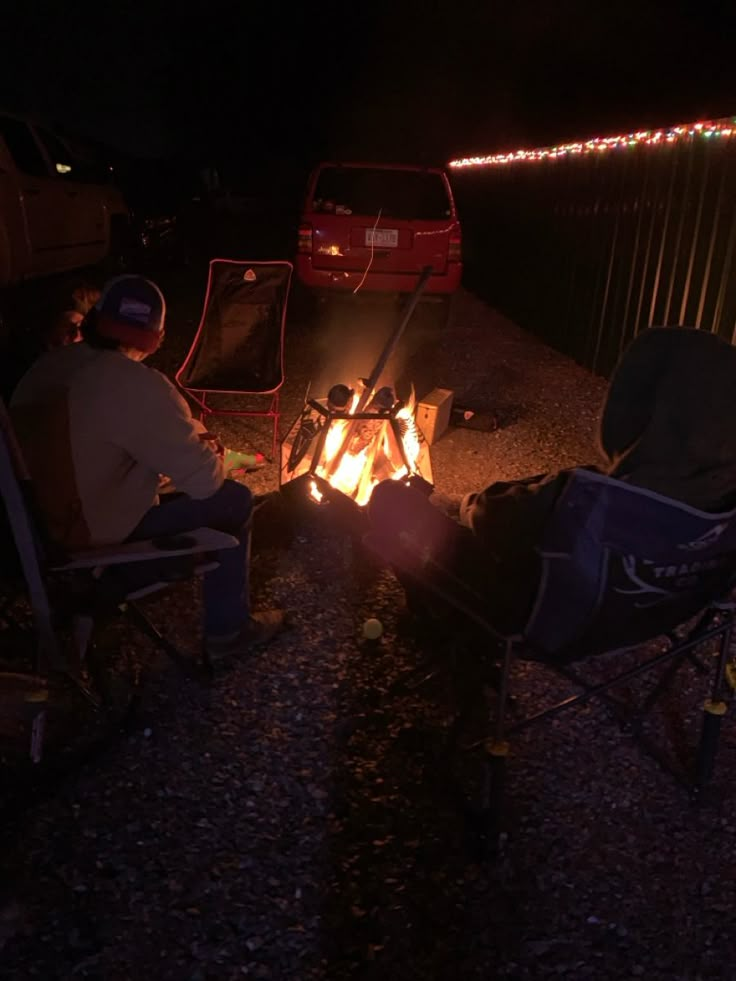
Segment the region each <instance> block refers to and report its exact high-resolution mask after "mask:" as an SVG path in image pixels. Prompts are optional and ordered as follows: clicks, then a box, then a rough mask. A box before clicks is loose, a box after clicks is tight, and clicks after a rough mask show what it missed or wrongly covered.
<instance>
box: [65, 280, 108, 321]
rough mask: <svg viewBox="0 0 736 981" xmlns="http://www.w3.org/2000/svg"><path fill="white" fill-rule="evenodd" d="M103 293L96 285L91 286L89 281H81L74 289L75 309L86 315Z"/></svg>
mask: <svg viewBox="0 0 736 981" xmlns="http://www.w3.org/2000/svg"><path fill="white" fill-rule="evenodd" d="M101 295H102V294H101V292H100V290H98V289H97V287H96V286H91V285H90V284H89V283H80V284H79V286H77V287H76V288H75V289H74V290H72V301H73V303H74V309H75V310H76V311H77V312H78V313H80V314H81V315H82V316H83V317H86V316H87V314H88V313H89V312H90V310H91V309H92V307H93V306H94V305H95V303H97V301H98V300H99V299H100V296H101Z"/></svg>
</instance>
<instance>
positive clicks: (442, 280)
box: [295, 255, 463, 294]
mask: <svg viewBox="0 0 736 981" xmlns="http://www.w3.org/2000/svg"><path fill="white" fill-rule="evenodd" d="M295 267H296V274H297V276H298V278H299V281H300V282H301V283H302V284H303V285H304V286H307V287H308V288H309V289H313V290H326V291H331V292H342V293H347V292H352V291H353V290H355V289H356V287H357V286H358V285H359V284H360V282H361V280H362V279H363V273H362V272H344V271H343V270H329V269H314V267H313V266H312V257H311V256H308V255H297V257H296V263H295ZM462 274H463V266H462V263H461V262H451V263H448V265H447V270H446V272H444V273H440V274H438V275H436V276H435V275H433V276H430V277H429V282H428V283H427V286H426V289H425V293H443V294H448V293H454V292H455V291H456V290H458V289H459V288H460V281H461V279H462ZM418 280H419V273H380V272H376V273H374V272H369V273H368V275H367V276H366V277H365V281H364V282H363V285H362V286H361V291H362V290H365V291H366V292H371V293H373V292H376V293H411V291H412V290H413V289H414V287H415V286H416V284H417V282H418Z"/></svg>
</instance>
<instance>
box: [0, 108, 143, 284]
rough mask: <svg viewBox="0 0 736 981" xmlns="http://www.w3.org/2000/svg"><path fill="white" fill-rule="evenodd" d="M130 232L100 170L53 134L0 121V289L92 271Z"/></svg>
mask: <svg viewBox="0 0 736 981" xmlns="http://www.w3.org/2000/svg"><path fill="white" fill-rule="evenodd" d="M128 224H129V215H128V210H127V208H126V206H125V202H124V201H123V198H122V195H121V194H120V192H119V191H118V190H117V188H115V187H114V186H113V185H112V184H111V183H106V182H105V180H104V175H103V174H102V173H101V172H100V168H99V167H92V166H90V165H89V164H86V163H85V162H83V161H81V160H80V159H79V158H78V157H77V156H75V154H74V153H73V152H72V151H71V150H70V149H69V147H68V145H67V144H66V142H65V141H64V140H62V139H61V138H59V137H58V136H56V135H55V134H54V133H52V132H51V130H49V129H48V128H46V127H44V126H42V125H38V124H37V123H35V122H33V121H31V120H29V119H25V118H22V117H20V116H12V115H9V114H8V115H6V114H4V113H0V287H3V286H9V285H11V284H13V283H18V282H20V281H21V280H24V279H29V278H31V277H35V276H46V275H49V274H51V273H57V272H66V271H67V270H70V269H78V268H81V267H83V266H89V265H94V264H95V263H97V262H100V261H101V260H102V259H104V258H106V257H107V256H108V255H109V254H110V252H111V250H112V249H114V248H116V247H117V244H118V241H119V240H122V239H124V238H125V236H126V231H127V228H128Z"/></svg>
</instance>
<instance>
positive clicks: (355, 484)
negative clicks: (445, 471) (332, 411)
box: [310, 392, 421, 507]
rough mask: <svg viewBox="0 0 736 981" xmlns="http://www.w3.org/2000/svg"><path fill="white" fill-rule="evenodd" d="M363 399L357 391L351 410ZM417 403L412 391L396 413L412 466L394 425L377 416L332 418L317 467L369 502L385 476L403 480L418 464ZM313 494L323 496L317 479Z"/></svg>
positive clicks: (360, 501) (350, 494)
mask: <svg viewBox="0 0 736 981" xmlns="http://www.w3.org/2000/svg"><path fill="white" fill-rule="evenodd" d="M359 399H360V395H359V394H355V395H353V399H352V402H351V404H350V408H349V409H348V413H349V414H351V415H352V414H353V413H354V412H355V409H356V406H357V404H358V401H359ZM415 407H416V399H415V397H414V393H413V392H412V395H411V398H410V399H409V401H408V402H407V404H406V405H405V406H403V407H402V408H401V409H400V410H399V411H398V413H397V414H396V419H397V421H398V423H399V429H400V432H401V444H402V447H403V451H404V455H405V457H406V460H407V461H408V463H409V467H408V468H407V466H406V464H405V463H404V460H403V459H402V455H401V449H400V448H399V446H398V445H397V438H396V435H395V432H394V429H393V428H392V427H391V425H390V424H389V421H388V420H387V419H386V418H385V417H381V416H376V419H375V420H373V419H365V420H363V419H359V420H352V419H335V420H333V421H332V422H331V424H330V429H329V431H328V433H327V437H326V439H325V445H324V449H323V453H322V459H321V461H320V464H319V466H318V467H317V469H316V474H317V476H318V477H321V478H323V479H324V480H327V481H328V482H329V484H330V485H331V486H332V487H334V488H335V489H336V490H339V491H341V492H342V493H343V494H346V495H347V496H348V497H351V498H353V500H354V501H355V502H356V504H358V505H360V506H361V507H362V506H363V505H365V504H367V503H368V501H369V500H370V497H371V494H372V493H373V488H374V487H375V486H376V484H378V483H379V482H380V481H381V480H401V479H402V478H404V477H408V476H409V475H410V474H411V473H413V472H414V470H415V468H416V463H417V459H418V457H419V452H420V446H421V438H420V434H419V430H418V428H417V425H416V422H415V420H414V412H415ZM346 440H347V441H348V445H347V448H346V450H345V452H344V453H343V455H342V458H341V459H340V462H339V464H338V466H337V468H336V469H335V471H334V473H330V471H331V469H332V465H333V462H334V460H335V458H336V457H337V455H338V454H339V453H340V451H341V450H342V448H343V446H344V445H345V441H346ZM310 494H311V496H312V498H313V499H314V500H315V501H317V502H319V501H321V500H322V498H323V494H322V493H321V491H320V490H319V487H318V486H317V484H316V483H315V482H314V481H312V483H311V485H310Z"/></svg>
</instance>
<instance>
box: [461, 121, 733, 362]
mask: <svg viewBox="0 0 736 981" xmlns="http://www.w3.org/2000/svg"><path fill="white" fill-rule="evenodd" d="M451 179H452V183H453V188H454V190H455V194H456V197H457V203H458V208H459V210H460V216H461V219H462V222H463V235H464V252H465V257H466V270H467V281H468V285H469V286H470V287H471V288H473V289H475V290H476V291H478V292H479V293H481V294H482V295H483V296H484V297H485V298H487V299H488V300H489V301H490V302H491V303H493V305H494V306H496V307H497V308H498V309H500V310H501V311H503V312H504V313H506V314H507V315H508V316H510V317H511V318H513V319H514V320H515V321H516V322H517V323H518V324H520V325H521V326H523V327H525V328H528V329H529V330H533V331H534V332H535V333H538V334H539V335H540V336H541V337H543V338H544V339H545V340H546V341H548V342H549V343H550V344H552V345H553V346H555V347H557V348H558V349H559V350H561V351H564V352H565V353H567V354H569V355H571V356H572V357H574V358H575V359H576V360H577V361H579V362H580V363H582V364H584V365H586V366H587V367H589V368H590V369H591V370H592V371H594V372H596V373H598V374H602V375H608V374H609V373H610V371H611V370H612V368H613V366H614V365H615V363H616V361H617V359H618V357H619V354H620V353H621V351H622V350H623V348H624V347H625V345H626V344H627V343H628V342H629V341H630V340H631V338H632V337H634V336H635V335H636V334H637V332H638V331H640V330H642V329H643V328H645V327H647V326H651V325H674V324H685V325H688V326H696V327H699V328H701V329H703V330H712V331H715V332H716V333H718V334H720V335H721V336H722V337H725V338H727V339H728V340H729V341H734V339H735V332H736V130H735V131H734V135H733V136H728V137H719V138H717V139H711V140H708V139H706V138H704V137H703V136H702V135H695V136H691V137H689V138H686V139H683V140H679V141H678V142H676V143H673V144H666V143H665V144H664V145H661V144H660V145H655V146H650V145H635V146H631V147H623V148H617V149H614V150H609V151H607V152H605V153H592V154H587V155H578V156H576V155H568V156H566V157H564V158H557V159H541V160H536V161H519V162H513V163H508V164H503V165H501V166H490V167H478V168H474V167H469V168H467V169H458V170H455V171H453V172H452V174H451Z"/></svg>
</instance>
